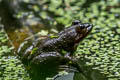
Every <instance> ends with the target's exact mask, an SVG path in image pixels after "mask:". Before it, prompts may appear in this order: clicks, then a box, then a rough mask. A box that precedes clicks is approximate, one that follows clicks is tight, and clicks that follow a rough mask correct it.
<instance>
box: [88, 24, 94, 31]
mask: <svg viewBox="0 0 120 80" xmlns="http://www.w3.org/2000/svg"><path fill="white" fill-rule="evenodd" d="M92 28H93V25H92V24H89V26H88V27H87V33H89V32H91V30H92Z"/></svg>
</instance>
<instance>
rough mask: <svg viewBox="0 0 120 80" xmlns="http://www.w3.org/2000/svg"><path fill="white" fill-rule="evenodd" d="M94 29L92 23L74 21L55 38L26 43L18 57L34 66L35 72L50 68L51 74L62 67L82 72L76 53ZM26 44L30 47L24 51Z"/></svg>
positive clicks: (19, 50)
mask: <svg viewBox="0 0 120 80" xmlns="http://www.w3.org/2000/svg"><path fill="white" fill-rule="evenodd" d="M92 28H93V25H92V24H90V23H82V22H81V21H80V20H74V21H73V22H72V24H71V26H70V27H67V28H65V29H64V30H62V31H60V32H59V33H58V34H56V35H55V36H47V37H46V38H45V39H42V40H40V41H39V40H38V41H37V40H36V41H34V42H28V41H26V42H24V44H21V46H20V47H19V49H18V55H19V56H20V58H21V59H22V61H23V62H24V63H25V64H26V65H29V66H32V68H33V69H34V70H33V71H35V72H37V71H39V70H40V71H41V72H42V70H43V72H44V70H46V69H48V67H49V70H48V71H49V72H50V70H52V68H56V69H57V68H58V67H60V65H68V66H72V67H76V68H77V70H78V71H82V70H81V68H80V66H78V63H77V62H76V59H75V57H74V55H75V54H74V52H75V51H76V49H77V47H78V45H79V43H80V42H81V41H82V40H83V39H84V38H85V37H87V35H88V34H89V33H90V32H91V30H92ZM25 44H29V45H27V46H26V49H23V47H24V46H25ZM22 49H23V50H22ZM36 67H37V70H36ZM52 71H53V70H52Z"/></svg>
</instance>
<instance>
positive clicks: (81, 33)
mask: <svg viewBox="0 0 120 80" xmlns="http://www.w3.org/2000/svg"><path fill="white" fill-rule="evenodd" d="M72 25H73V26H75V30H76V33H77V36H76V39H75V42H79V41H81V40H82V39H83V38H84V37H86V36H87V35H88V33H90V32H91V30H92V27H93V26H92V24H90V23H82V22H81V21H79V20H75V21H73V22H72Z"/></svg>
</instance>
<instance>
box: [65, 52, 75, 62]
mask: <svg viewBox="0 0 120 80" xmlns="http://www.w3.org/2000/svg"><path fill="white" fill-rule="evenodd" d="M64 57H65V58H68V59H69V60H71V61H76V60H77V59H76V58H75V57H74V56H73V55H71V53H70V52H68V53H67V54H66V55H65V56H64Z"/></svg>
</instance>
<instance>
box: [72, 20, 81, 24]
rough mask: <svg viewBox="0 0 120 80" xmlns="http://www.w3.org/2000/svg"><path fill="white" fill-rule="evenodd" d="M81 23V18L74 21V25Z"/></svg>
mask: <svg viewBox="0 0 120 80" xmlns="http://www.w3.org/2000/svg"><path fill="white" fill-rule="evenodd" d="M79 23H81V21H79V20H74V21H73V22H72V25H77V24H79Z"/></svg>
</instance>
